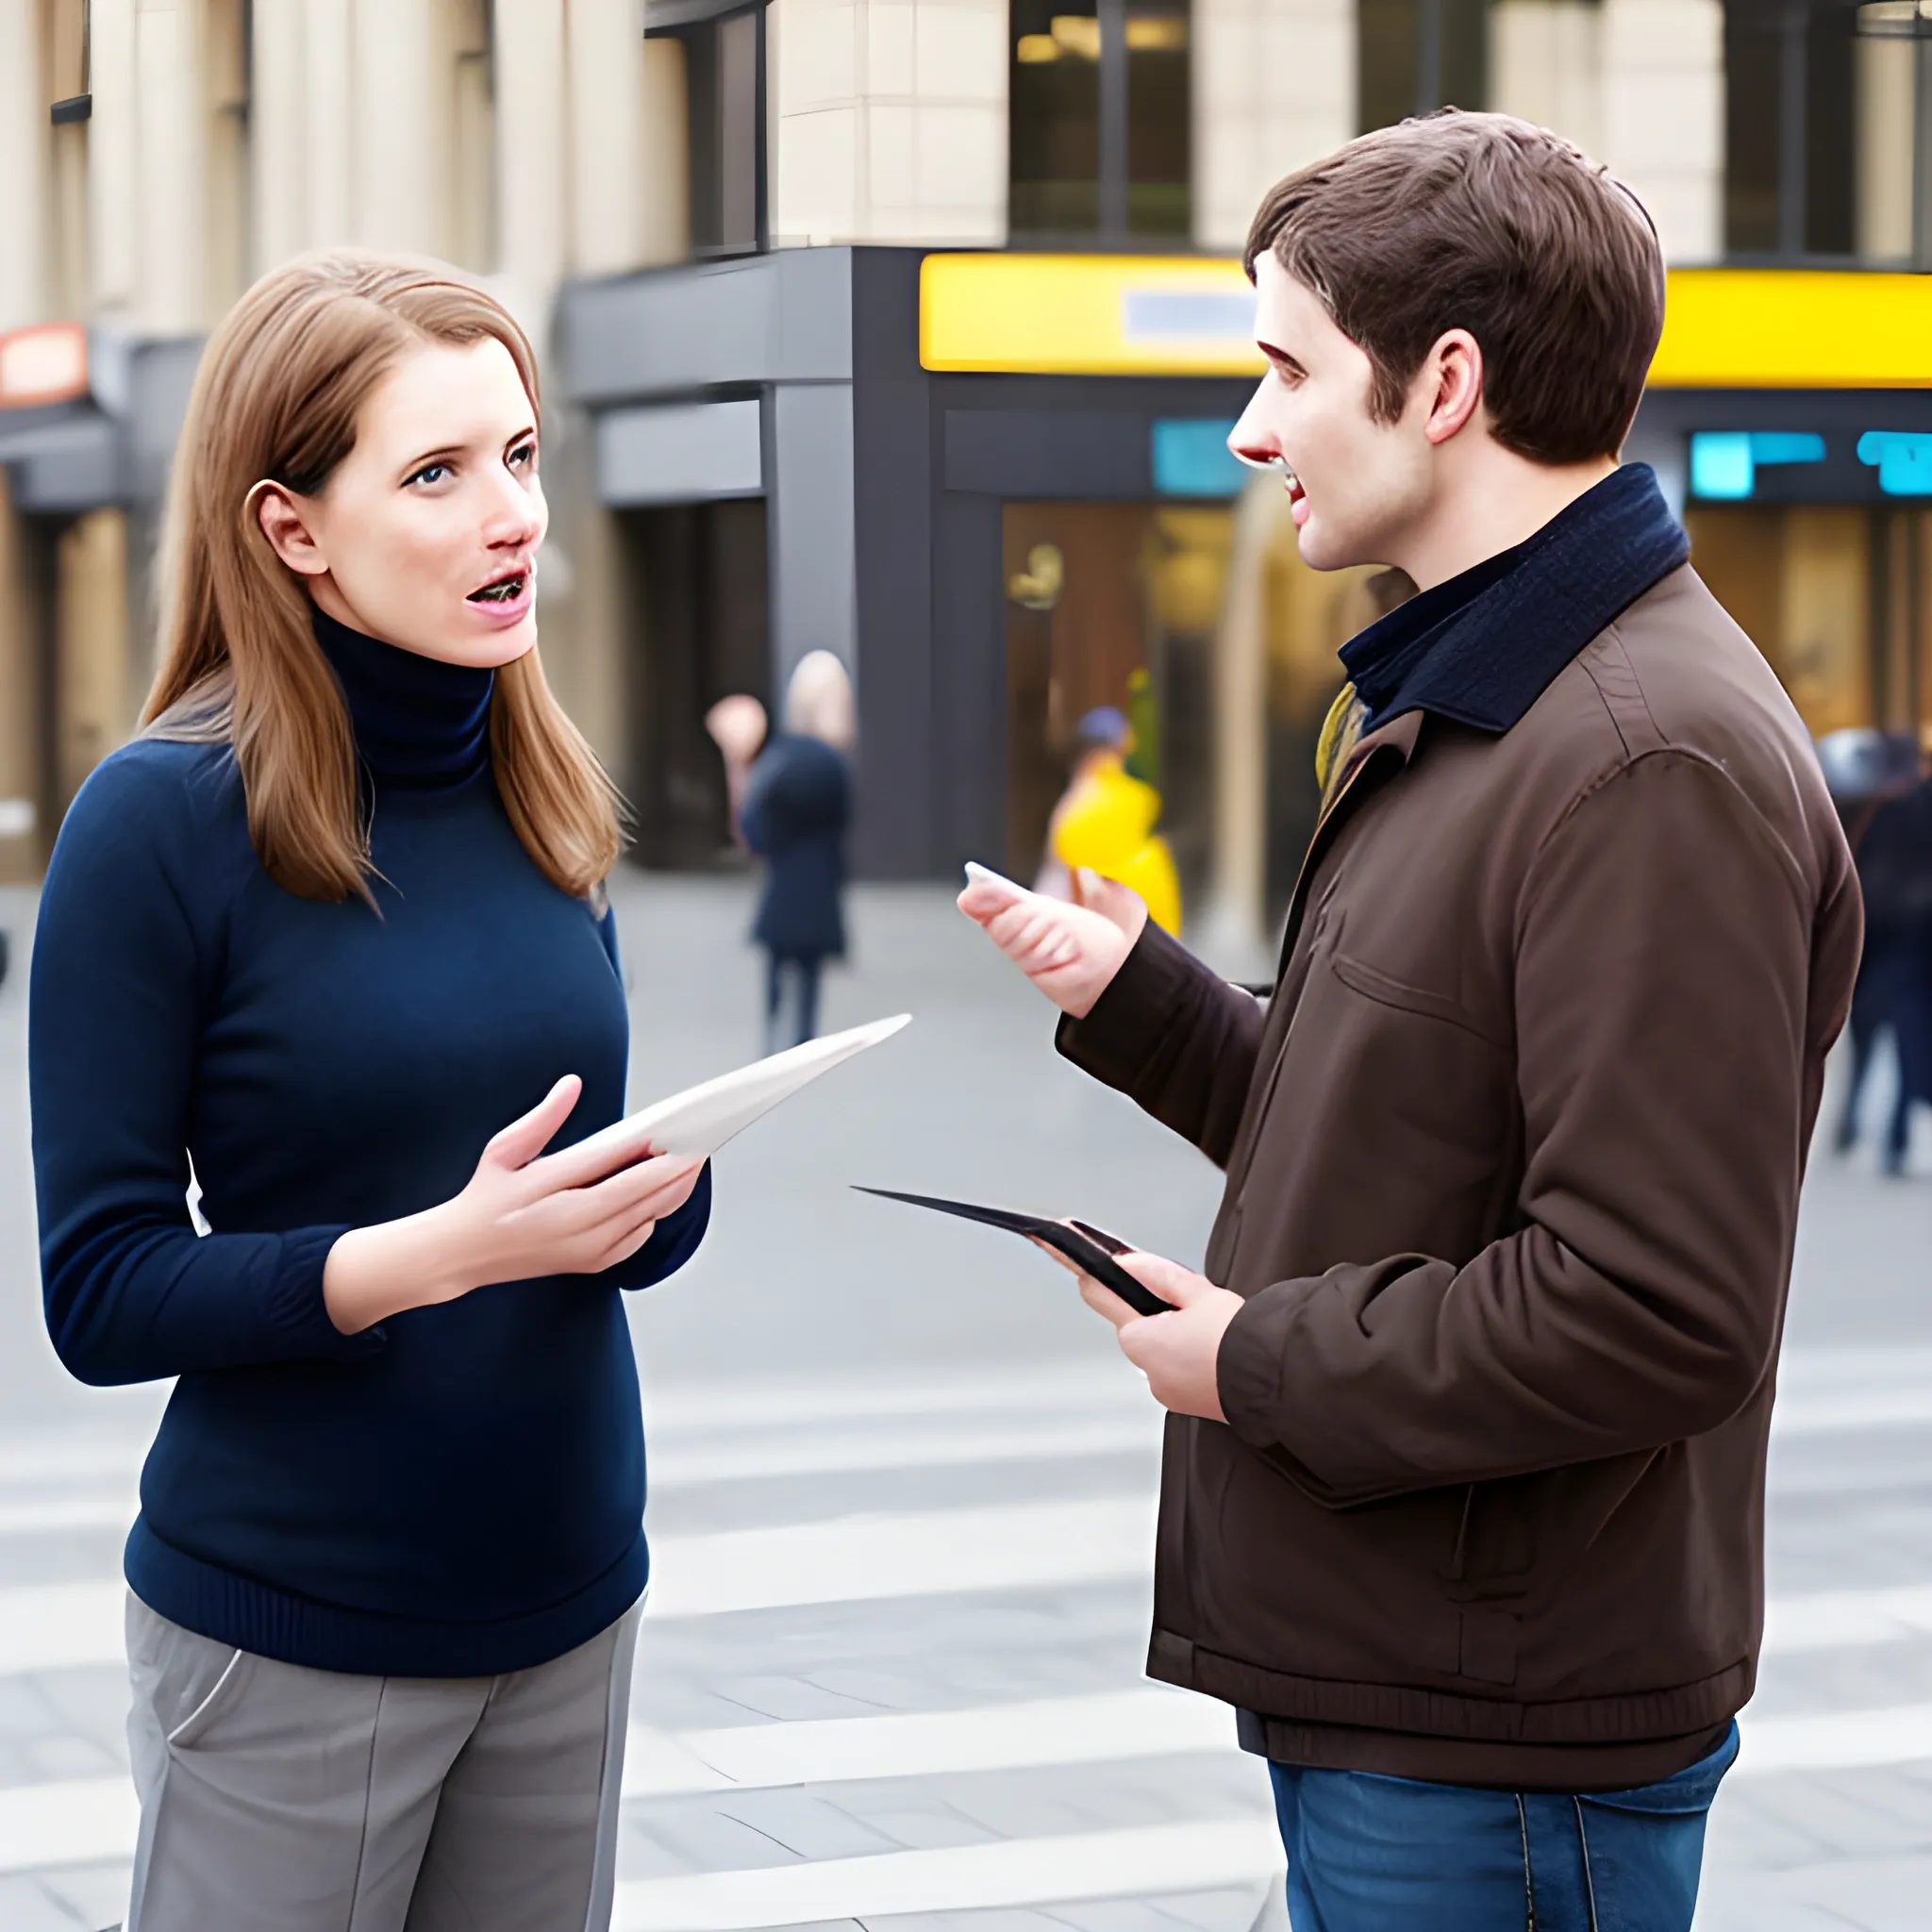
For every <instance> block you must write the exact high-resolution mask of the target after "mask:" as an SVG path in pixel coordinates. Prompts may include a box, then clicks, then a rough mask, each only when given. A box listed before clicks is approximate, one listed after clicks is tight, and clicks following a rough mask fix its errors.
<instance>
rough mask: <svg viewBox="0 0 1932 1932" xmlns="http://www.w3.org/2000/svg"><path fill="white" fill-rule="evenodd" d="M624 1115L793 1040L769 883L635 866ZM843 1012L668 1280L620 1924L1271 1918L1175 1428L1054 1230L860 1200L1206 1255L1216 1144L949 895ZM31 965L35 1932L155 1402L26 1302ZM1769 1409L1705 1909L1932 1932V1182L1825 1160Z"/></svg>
mask: <svg viewBox="0 0 1932 1932" xmlns="http://www.w3.org/2000/svg"><path fill="white" fill-rule="evenodd" d="M618 907H619V918H620V923H621V925H622V928H623V932H624V939H625V955H626V959H627V961H628V964H629V969H630V973H631V976H632V980H633V985H632V1010H633V1014H634V1020H635V1030H636V1054H635V1060H634V1065H633V1070H632V1092H633V1097H634V1098H635V1099H637V1100H639V1101H641V1100H642V1099H643V1098H645V1097H647V1096H650V1095H653V1094H657V1093H662V1092H666V1091H672V1090H674V1089H675V1088H677V1087H679V1086H682V1085H684V1084H687V1083H688V1082H690V1081H691V1080H694V1079H697V1078H700V1077H702V1076H703V1075H705V1074H709V1073H714V1072H718V1071H722V1070H723V1069H724V1068H725V1067H727V1066H729V1065H732V1064H735V1063H737V1062H738V1061H740V1060H742V1059H744V1058H749V1057H751V1056H752V1054H754V1053H755V1052H756V1051H757V1050H758V1036H759V1024H758V1012H757V1005H758V988H759V975H758V966H757V962H756V960H755V958H753V956H752V955H751V954H750V952H749V951H748V949H747V948H746V947H745V946H744V944H743V941H742V934H743V931H744V928H745V925H746V924H747V923H748V917H749V897H748V887H747V885H746V882H745V881H743V880H736V879H725V880H699V881H671V880H654V879H645V878H642V877H640V876H637V875H628V876H626V878H625V880H624V881H623V882H622V887H621V890H620V891H619V893H618ZM855 915H856V916H855V929H856V935H857V946H856V957H855V960H854V962H853V964H852V966H851V967H850V968H849V969H847V970H845V971H842V972H840V973H838V974H835V975H834V976H833V978H832V980H831V982H830V984H829V987H828V990H827V1010H826V1016H825V1020H826V1024H827V1025H828V1026H838V1025H843V1024H851V1023H853V1022H856V1021H858V1020H860V1019H867V1018H873V1017H875V1016H878V1015H882V1014H885V1013H891V1012H895V1011H900V1010H910V1011H912V1012H913V1013H915V1014H916V1016H917V1024H915V1025H914V1026H913V1027H912V1028H911V1029H909V1030H908V1032H907V1033H906V1034H904V1035H903V1036H901V1038H900V1039H898V1040H896V1041H893V1042H892V1043H891V1044H890V1045H889V1046H887V1047H885V1048H883V1049H881V1050H880V1051H879V1052H878V1053H876V1054H874V1055H873V1056H871V1057H869V1058H867V1059H865V1060H862V1061H859V1062H857V1063H855V1064H854V1065H853V1066H851V1067H849V1068H846V1069H843V1070H841V1072H839V1073H838V1074H833V1075H832V1076H830V1077H829V1078H828V1080H827V1081H826V1083H825V1084H824V1086H823V1087H821V1088H819V1089H816V1090H814V1091H813V1092H811V1093H810V1094H808V1095H807V1096H803V1097H801V1098H800V1099H799V1100H797V1101H796V1102H794V1103H792V1104H791V1106H790V1107H788V1108H786V1109H784V1110H782V1111H781V1112H780V1113H778V1114H776V1115H774V1116H773V1118H772V1119H771V1120H770V1121H768V1122H766V1123H764V1124H762V1125H760V1126H759V1127H758V1129H757V1130H756V1131H755V1132H754V1133H752V1134H750V1135H748V1136H747V1137H746V1138H745V1139H744V1140H743V1141H741V1142H740V1143H738V1144H737V1145H735V1146H734V1147H732V1148H731V1149H730V1150H729V1151H728V1152H727V1153H726V1154H725V1155H724V1157H723V1158H721V1160H720V1163H719V1168H718V1174H717V1211H716V1217H715V1220H714V1224H713V1231H712V1234H711V1236H710V1238H709V1239H708V1241H707V1243H706V1246H705V1249H704V1251H703V1252H702V1254H701V1255H700V1257H698V1259H697V1260H696V1261H695V1262H694V1263H693V1264H692V1265H691V1267H690V1268H689V1269H688V1270H686V1271H685V1273H684V1274H681V1275H679V1276H678V1277H677V1278H676V1279H675V1280H674V1281H672V1282H670V1283H667V1284H665V1285H663V1286H662V1287H660V1288H658V1289H656V1290H653V1291H650V1292H648V1293H646V1294H644V1295H642V1296H640V1297H637V1298H636V1300H635V1303H634V1307H633V1310H632V1312H633V1324H634V1329H635V1334H636V1338H637V1342H638V1347H639V1353H640V1359H641V1364H642V1368H643V1374H644V1381H645V1387H646V1424H647V1430H648V1435H649V1441H650V1445H651V1457H650V1462H651V1501H650V1506H649V1523H650V1526H651V1529H652V1535H653V1545H654V1554H655V1571H656V1579H657V1580H656V1581H655V1583H654V1585H653V1591H652V1596H651V1601H650V1605H649V1608H648V1611H647V1615H646V1619H645V1623H644V1626H643V1636H642V1641H641V1649H640V1655H639V1662H638V1670H637V1675H636V1682H635V1690H634V1697H633V1703H632V1710H631V1734H630V1748H629V1757H628V1767H627V1771H626V1776H625V1803H624V1813H623V1816H624V1823H623V1839H622V1847H621V1863H620V1872H619V1878H620V1887H619V1899H618V1909H617V1924H619V1925H620V1926H621V1927H625V1928H633V1932H739V1928H752V1927H779V1926H785V1927H792V1928H798V1927H812V1928H841V1932H850V1928H852V1927H854V1926H863V1927H866V1928H870V1932H942V1928H945V1932H1056V1928H1057V1932H1069V1928H1082V1932H1182V1928H1190V1927H1191V1928H1195V1932H1250V1928H1253V1927H1255V1926H1257V1924H1258V1925H1269V1924H1277V1925H1279V1924H1285V1920H1283V1919H1280V1918H1279V1917H1278V1916H1276V1915H1278V1913H1279V1907H1278V1904H1274V1903H1271V1900H1274V1899H1278V1892H1279V1882H1280V1881H1279V1876H1278V1873H1279V1864H1280V1854H1279V1847H1278V1844H1277V1843H1276V1841H1275V1840H1274V1834H1273V1828H1272V1823H1271V1819H1270V1815H1269V1808H1268V1792H1267V1783H1266V1778H1265V1775H1264V1774H1263V1771H1262V1767H1261V1766H1260V1765H1259V1764H1258V1763H1257V1761H1256V1760H1255V1759H1252V1758H1249V1757H1243V1756H1242V1755H1241V1753H1240V1752H1239V1751H1237V1750H1236V1749H1235V1748H1234V1740H1233V1724H1232V1721H1231V1719H1230V1718H1229V1716H1228V1714H1227V1713H1226V1712H1225V1711H1224V1709H1223V1708H1222V1707H1219V1706H1216V1705H1213V1704H1210V1703H1208V1702H1207V1701H1206V1700H1202V1699H1197V1698H1193V1697H1190V1696H1187V1695H1183V1694H1181V1693H1177V1692H1173V1691H1166V1690H1164V1689H1160V1688H1158V1687H1156V1686H1152V1685H1150V1684H1148V1683H1147V1681H1146V1680H1145V1679H1144V1677H1142V1675H1141V1659H1142V1653H1143V1646H1144V1641H1145V1629H1146V1619H1147V1563H1148V1551H1149V1541H1150V1524H1151V1521H1152V1508H1153V1486H1154V1477H1155V1470H1156V1459H1157V1445H1158V1413H1157V1412H1156V1410H1155V1409H1154V1408H1153V1407H1152V1405H1151V1404H1150V1403H1149V1401H1148V1399H1147V1397H1146V1394H1145V1391H1144V1389H1143V1388H1142V1387H1141V1386H1140V1384H1139V1382H1138V1378H1137V1377H1136V1376H1135V1375H1134V1374H1132V1372H1131V1371H1129V1370H1128V1369H1126V1368H1125V1366H1124V1364H1123V1363H1122V1362H1121V1360H1120V1358H1119V1357H1118V1355H1117V1354H1116V1352H1115V1351H1114V1349H1113V1347H1112V1345H1111V1341H1110V1338H1109V1337H1108V1335H1107V1333H1106V1332H1105V1330H1104V1329H1102V1328H1100V1327H1099V1325H1098V1324H1096V1323H1095V1322H1094V1321H1093V1319H1092V1318H1091V1317H1090V1316H1088V1315H1087V1314H1086V1312H1085V1311H1084V1310H1083V1309H1082V1308H1080V1307H1079V1306H1078V1305H1077V1302H1076V1301H1075V1299H1074V1296H1073V1294H1072V1292H1071V1289H1070V1288H1069V1286H1068V1285H1067V1284H1066V1282H1065V1278H1064V1277H1063V1276H1062V1275H1060V1274H1058V1272H1057V1271H1055V1270H1054V1269H1053V1268H1052V1267H1051V1266H1050V1264H1048V1263H1047V1262H1046V1261H1045V1260H1044V1259H1043V1258H1041V1257H1034V1256H1032V1255H1029V1254H1027V1253H1025V1252H1024V1251H1023V1250H1020V1249H1018V1248H1016V1247H1014V1246H1012V1245H1011V1244H1008V1243H1007V1242H1005V1241H1002V1239H1001V1238H999V1237H997V1236H994V1235H991V1234H987V1233H983V1232H981V1231H978V1230H974V1229H970V1228H966V1227H963V1226H962V1227H954V1226H951V1225H949V1224H930V1225H928V1224H924V1223H914V1222H913V1220H912V1219H911V1217H910V1213H909V1210H905V1209H900V1208H893V1207H891V1206H890V1205H888V1204H885V1203H880V1202H875V1201H871V1200H867V1199H865V1198H864V1197H862V1196H859V1195H857V1194H854V1193H852V1192H851V1191H850V1184H852V1183H855V1182H858V1183H870V1184H873V1185H876V1186H882V1187H893V1188H904V1189H908V1190H912V1191H936V1192H937V1191H945V1192H953V1193H958V1194H962V1195H967V1196H977V1197H979V1198H985V1199H993V1200H1003V1201H1010V1202H1014V1203H1016V1204H1030V1205H1035V1206H1038V1207H1040V1208H1047V1209H1051V1210H1054V1211H1074V1212H1078V1213H1081V1214H1083V1215H1085V1216H1087V1217H1089V1218H1091V1219H1093V1220H1096V1221H1098V1222H1100V1223H1102V1224H1107V1225H1109V1226H1112V1227H1115V1228H1117V1229H1118V1230H1119V1231H1120V1232H1121V1233H1122V1234H1124V1235H1126V1236H1128V1237H1130V1238H1132V1239H1134V1240H1136V1241H1140V1242H1141V1243H1142V1244H1143V1245H1145V1246H1148V1247H1151V1248H1158V1249H1162V1250H1164V1251H1165V1252H1167V1253H1170V1254H1172V1255H1174V1256H1176V1257H1179V1258H1181V1259H1183V1260H1189V1261H1198V1259H1199V1256H1200V1249H1201V1244H1202V1241H1203V1239H1204V1237H1205V1235H1206V1232H1207V1228H1208V1222H1209V1220H1210V1218H1211V1215H1212V1211H1213V1206H1214V1201H1215V1198H1216V1194H1217V1176H1216V1175H1215V1174H1214V1173H1213V1172H1212V1171H1211V1170H1210V1169H1209V1168H1208V1165H1207V1163H1206V1162H1204V1161H1203V1160H1201V1159H1200V1158H1198V1157H1197V1156H1195V1155H1194V1154H1193V1153H1191V1151H1190V1150H1188V1149H1187V1148H1185V1147H1182V1146H1181V1145H1179V1144H1178V1143H1177V1142H1175V1141H1173V1140H1172V1139H1170V1138H1169V1137H1167V1136H1166V1135H1164V1134H1163V1133H1162V1132H1161V1131H1160V1130H1159V1129H1158V1128H1157V1127H1155V1126H1154V1125H1153V1124H1151V1123H1149V1122H1147V1121H1145V1120H1143V1119H1142V1118H1141V1117H1140V1116H1139V1115H1138V1114H1137V1113H1136V1112H1135V1110H1134V1109H1133V1108H1131V1107H1129V1106H1128V1105H1127V1104H1126V1103H1124V1101H1122V1100H1120V1099H1119V1098H1118V1097H1117V1096H1115V1095H1112V1094H1109V1093H1107V1092H1104V1091H1100V1090H1099V1089H1097V1088H1095V1087H1093V1086H1092V1085H1091V1083H1089V1082H1087V1081H1085V1080H1083V1079H1082V1078H1081V1077H1080V1076H1079V1075H1078V1074H1075V1073H1074V1071H1073V1070H1072V1069H1071V1068H1069V1067H1067V1066H1065V1065H1063V1064H1061V1063H1060V1062H1059V1061H1058V1059H1057V1058H1055V1056H1054V1055H1053V1052H1052V1048H1051V1036H1052V1026H1051V1022H1050V1016H1049V1014H1048V1012H1047V1010H1046V1008H1044V1006H1043V1005H1042V1004H1041V1002H1040V1001H1039V1000H1038V999H1037V997H1036V996H1035V995H1033V994H1032V993H1031V992H1030V991H1029V990H1028V989H1027V988H1025V986H1024V984H1023V983H1019V982H1018V981H1017V980H1016V979H1015V978H1014V976H1012V975H1010V974H1008V972H1007V971H1006V969H1005V968H1004V967H1003V966H1002V964H1001V962H999V961H998V960H997V959H996V958H993V957H992V955H991V951H990V949H988V948H987V947H986V946H985V945H984V942H983V941H979V940H978V938H977V936H976V935H974V933H973V932H972V931H971V930H970V929H969V928H967V927H966V926H965V925H964V924H963V923H961V922H959V921H958V919H957V918H956V917H955V916H954V915H953V914H952V913H951V911H950V909H949V907H948V904H947V897H946V894H945V893H943V892H942V891H938V890H936V889H931V888H923V887H922V888H903V889H891V888H875V889H870V890H866V891H861V892H859V893H858V894H857V904H856V908H855ZM30 923H31V898H30V896H29V895H27V894H25V893H11V894H7V893H0V924H8V925H10V926H11V927H12V928H13V930H14V935H15V942H16V972H15V974H14V975H13V977H12V978H11V979H10V980H9V981H8V984H7V985H6V986H5V988H4V989H0V1927H4V1928H6V1932H51V1928H56V1927H58V1928H60V1932H74V1928H75V1927H86V1928H92V1927H99V1926H103V1925H107V1924H111V1923H112V1922H113V1921H115V1920H116V1919H118V1918H119V1917H120V1915H121V1913H122V1911H123V1909H124V1908H125V1902H126V1874H127V1860H128V1856H129V1851H130V1848H131V1844H132V1840H133V1828H134V1818H133V1805H132V1796H131V1792H130V1790H129V1789H128V1786H127V1782H126V1770H125V1763H126V1757H125V1740H124V1739H123V1736H122V1723H123V1718H124V1713H125V1685H124V1678H123V1673H122V1667H121V1663H120V1655H121V1650H120V1644H121V1638H120V1618H121V1601H122V1600H121V1591H120V1587H119V1585H118V1582H117V1580H116V1579H117V1574H118V1557H119V1549H120V1544H121V1541H122V1539H123V1537H124V1536H125V1530H126V1527H127V1524H128V1522H129V1520H130V1519H131V1516H132V1512H133V1507H134V1505H133V1487H134V1481H135V1476H136V1474H137V1472H138V1469H139V1465H140V1459H141V1455H142V1448H143V1446H144V1442H145V1440H146V1436H147V1434H148V1432H149V1431H150V1430H151V1428H152V1425H153V1421H154V1418H155V1416H156V1414H157V1413H158V1407H159V1402H160V1392H159V1391H153V1390H136V1391H98V1390H86V1389H81V1388H78V1387H76V1386H75V1385H73V1384H71V1383H70V1382H68V1381H67V1380H66V1378H65V1377H64V1376H63V1375H62V1374H61V1372H60V1371H59V1369H58V1365H57V1364H56V1363H55V1362H54V1361H53V1359H52V1357H51V1354H50V1352H49V1350H48V1348H47V1344H46V1341H45V1338H44V1335H43V1333H42V1329H41V1326H40V1320H39V1310H38V1299H37V1286H36V1277H35V1271H34V1262H33V1226H32V1211H31V1193H30V1185H29V1178H28V1172H27V1146H26V1109H25V1086H24V1078H23V1058H24V1051H25V1024H24V1022H25V988H24V984H23V981H24V977H25V974H24V973H23V972H21V971H20V970H18V969H19V967H20V966H21V965H23V964H24V958H23V957H22V956H23V955H24V953H25V945H24V940H25V933H26V930H27V928H28V927H29V926H30ZM1784 1391H1785V1392H1784V1393H1783V1395H1782V1396H1781V1398H1780V1405H1779V1410H1778V1421H1777V1425H1776V1430H1775V1435H1774V1462H1773V1470H1772V1483H1771V1495H1770V1502H1769V1511H1770V1550H1771V1555H1770V1578H1769V1588H1770V1599H1771V1609H1770V1617H1769V1624H1768V1636H1767V1648H1766V1657H1765V1664H1764V1672H1763V1681H1762V1687H1761V1689H1760V1691H1759V1693H1758V1696H1757V1700H1756V1702H1755V1703H1754V1704H1753V1706H1752V1707H1751V1709H1750V1710H1749V1711H1748V1712H1747V1713H1746V1716H1745V1719H1744V1748H1743V1754H1742V1757H1741V1758H1740V1763H1739V1766H1738V1768H1737V1770H1736V1772H1735V1773H1734V1774H1733V1775H1732V1777H1731V1778H1730V1779H1729V1780H1728V1781H1727V1783H1726V1785H1725V1787H1724V1790H1723V1792H1722V1793H1721V1794H1720V1797H1719V1800H1718V1805H1717V1808H1716V1811H1715V1813H1714V1816H1713V1822H1712V1829H1711V1840H1710V1849H1709V1857H1708V1861H1707V1881H1706V1889H1705V1898H1704V1904H1703V1907H1702V1910H1701V1913H1700V1918H1699V1925H1700V1927H1701V1928H1702V1932H1746V1928H1750V1932H1787V1928H1790V1932H1796V1928H1800V1927H1804V1928H1812V1927H1816V1928H1824V1927H1835V1928H1844V1927H1858V1928H1864V1932H1904V1928H1906V1927H1907V1926H1910V1927H1914V1928H1917V1927H1922V1926H1924V1925H1925V1924H1928V1923H1932V1180H1918V1181H1913V1180H1907V1181H1903V1182H1891V1183H1888V1182H1885V1181H1882V1180H1880V1179H1878V1178H1877V1177H1875V1176H1874V1174H1872V1173H1871V1171H1870V1169H1869V1166H1868V1165H1866V1164H1865V1162H1864V1161H1863V1158H1862V1157H1854V1158H1852V1159H1850V1160H1848V1161H1839V1160H1835V1159H1831V1158H1821V1159H1820V1160H1819V1161H1818V1162H1817V1163H1816V1164H1815V1170H1814V1174H1813V1178H1812V1183H1811V1187H1810V1191H1809V1195H1808V1199H1807V1213H1806V1220H1805V1224H1804V1228H1803V1233H1802V1241H1801V1253H1800V1257H1799V1264H1798V1278H1797V1285H1796V1289H1795V1291H1794V1296H1793V1303H1792V1311H1791V1319H1790V1341H1789V1346H1788V1349H1787V1355H1786V1373H1785V1376H1784Z"/></svg>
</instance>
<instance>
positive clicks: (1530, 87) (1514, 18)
mask: <svg viewBox="0 0 1932 1932" xmlns="http://www.w3.org/2000/svg"><path fill="white" fill-rule="evenodd" d="M1603 17H1604V10H1603V8H1602V7H1601V6H1600V5H1596V4H1592V0H1497V4H1496V5H1495V7H1494V8H1492V9H1491V13H1490V105H1491V107H1492V108H1495V109H1496V110H1497V111H1498V112H1499V113H1504V114H1520V115H1521V116H1522V117H1523V119H1524V120H1525V121H1534V122H1535V123H1536V124H1537V125H1538V126H1539V127H1550V128H1554V129H1555V130H1556V131H1557V133H1558V134H1560V135H1563V136H1565V137H1566V138H1567V139H1569V140H1571V141H1574V142H1575V143H1576V145H1577V146H1578V147H1580V148H1581V149H1582V150H1583V151H1584V153H1585V154H1587V155H1592V156H1594V155H1598V154H1600V153H1601V152H1602V148H1603V98H1604V70H1603V32H1602V29H1603Z"/></svg>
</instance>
